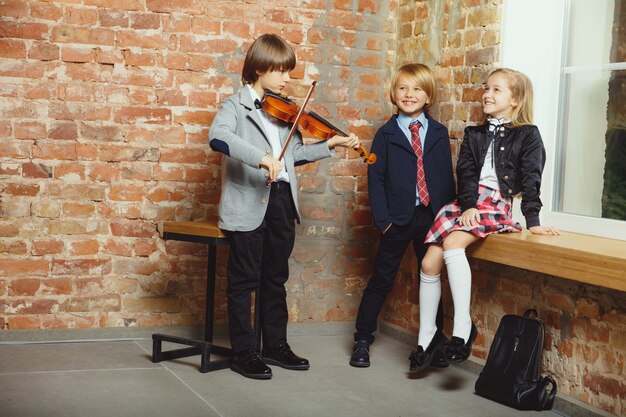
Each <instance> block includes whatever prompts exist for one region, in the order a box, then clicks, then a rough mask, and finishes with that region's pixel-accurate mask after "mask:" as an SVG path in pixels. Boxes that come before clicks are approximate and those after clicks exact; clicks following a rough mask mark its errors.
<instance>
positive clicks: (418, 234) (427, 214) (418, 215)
mask: <svg viewBox="0 0 626 417" xmlns="http://www.w3.org/2000/svg"><path fill="white" fill-rule="evenodd" d="M433 221H434V215H433V213H432V210H431V209H430V207H424V206H421V205H420V206H417V207H415V212H414V214H413V218H412V219H411V221H410V222H409V223H408V224H406V225H403V226H400V225H395V224H394V225H392V226H391V227H390V228H389V230H388V231H387V232H386V233H385V234H383V235H382V236H381V237H380V242H379V243H378V253H377V254H376V258H375V259H374V271H373V273H372V277H371V278H370V280H369V282H368V283H367V287H366V288H365V291H364V292H363V298H361V305H360V306H359V313H358V315H357V318H356V333H354V340H359V339H363V340H366V341H368V342H369V343H372V342H374V336H373V334H372V333H374V332H375V331H376V328H377V320H378V315H379V314H380V310H381V309H382V308H383V304H384V303H385V299H386V298H387V295H388V294H389V293H390V292H391V289H392V288H393V284H394V282H395V279H396V273H397V272H398V268H399V267H400V263H401V262H402V258H403V257H404V253H405V252H406V248H407V246H408V245H409V243H410V242H413V250H414V251H415V255H416V256H417V259H418V265H421V263H422V259H424V255H425V254H426V249H427V248H426V246H425V245H424V239H425V238H426V234H427V233H428V230H429V229H430V227H431V225H432V224H433ZM418 268H419V266H418ZM417 281H418V282H419V270H418V278H417ZM437 327H438V328H439V329H443V306H442V304H441V301H439V310H438V311H437Z"/></svg>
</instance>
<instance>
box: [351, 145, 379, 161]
mask: <svg viewBox="0 0 626 417" xmlns="http://www.w3.org/2000/svg"><path fill="white" fill-rule="evenodd" d="M355 151H357V152H358V153H359V156H360V157H361V158H362V159H363V162H367V165H372V164H375V163H376V159H377V158H376V154H374V153H371V152H367V150H365V148H364V147H363V145H359V146H358V147H357V148H356V149H355Z"/></svg>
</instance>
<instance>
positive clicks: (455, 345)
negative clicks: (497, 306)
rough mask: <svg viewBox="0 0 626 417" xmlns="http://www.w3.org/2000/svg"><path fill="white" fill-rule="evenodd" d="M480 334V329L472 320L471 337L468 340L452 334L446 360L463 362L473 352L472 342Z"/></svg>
mask: <svg viewBox="0 0 626 417" xmlns="http://www.w3.org/2000/svg"><path fill="white" fill-rule="evenodd" d="M477 335H478V329H476V326H475V325H474V322H472V330H471V331H470V335H469V339H468V340H467V342H466V341H465V340H463V339H461V338H460V337H456V336H452V340H451V341H450V343H449V344H448V347H447V348H446V360H447V361H448V362H449V363H459V362H463V361H464V360H466V359H467V358H469V357H470V355H471V354H472V344H473V343H474V340H476V336H477Z"/></svg>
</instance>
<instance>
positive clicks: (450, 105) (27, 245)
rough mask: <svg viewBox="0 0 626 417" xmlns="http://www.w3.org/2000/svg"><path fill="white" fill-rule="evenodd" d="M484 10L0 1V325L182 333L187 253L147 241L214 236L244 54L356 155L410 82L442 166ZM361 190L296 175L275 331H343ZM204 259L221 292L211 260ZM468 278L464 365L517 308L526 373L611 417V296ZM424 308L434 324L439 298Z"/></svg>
mask: <svg viewBox="0 0 626 417" xmlns="http://www.w3.org/2000/svg"><path fill="white" fill-rule="evenodd" d="M502 1H503V0H445V1H437V0H423V1H415V0H404V1H397V0H383V1H371V0H335V1H332V2H321V1H315V0H307V1H302V2H300V3H298V7H297V8H296V7H294V6H293V5H292V2H287V1H284V0H275V1H274V2H270V1H266V2H258V4H254V2H246V3H243V2H242V3H239V2H231V1H217V0H205V1H200V0H182V1H181V0H178V1H173V0H171V1H170V0H125V1H117V0H116V1H102V0H82V1H76V0H68V1H56V2H36V1H29V2H25V1H20V0H13V1H12V0H6V1H3V2H1V3H0V97H1V99H0V213H1V215H0V298H1V299H2V301H3V302H2V304H1V305H0V326H1V327H2V328H5V329H50V328H62V329H63V328H82V327H121V326H151V325H170V324H172V325H175V324H194V323H199V322H201V321H202V319H203V306H204V299H203V294H204V276H205V273H206V252H205V249H204V248H203V246H202V245H194V244H188V243H181V242H167V243H165V242H163V241H162V239H160V237H159V227H160V225H161V224H162V222H163V221H168V220H195V219H215V218H216V215H217V203H218V201H219V192H220V185H219V184H220V178H219V167H220V157H219V156H218V155H216V154H214V153H213V152H211V151H210V149H209V148H208V146H207V144H206V142H207V132H208V126H209V125H210V123H211V120H212V118H213V116H214V114H215V112H216V111H217V109H218V108H219V103H220V101H221V100H222V99H223V98H225V97H227V96H229V95H230V94H232V93H233V92H234V91H235V90H236V89H237V88H238V87H239V71H240V68H241V65H242V61H243V57H244V55H245V51H246V48H247V47H248V46H249V45H250V43H251V41H252V40H253V39H254V38H255V37H256V36H258V35H259V34H261V33H265V32H275V33H279V34H281V35H282V36H284V37H285V38H287V39H288V40H289V41H290V42H291V43H292V45H293V46H294V48H295V50H296V53H297V55H298V59H299V64H298V67H297V68H296V70H295V71H294V73H293V75H294V78H295V79H294V81H293V83H292V86H291V89H290V94H291V95H292V96H296V97H302V96H303V95H304V94H305V92H306V90H307V89H308V86H309V85H310V82H311V81H312V80H314V79H315V80H318V82H319V84H318V87H317V88H316V92H315V94H314V97H313V102H312V104H311V108H312V109H314V110H316V111H318V112H319V113H321V114H323V115H325V116H328V117H329V118H330V119H332V120H334V121H336V122H337V123H338V124H340V125H342V126H345V127H346V128H348V129H349V130H351V131H354V132H356V133H357V134H359V135H360V136H361V137H362V138H363V139H365V145H366V147H369V142H368V141H367V140H368V138H371V137H372V135H373V134H374V132H375V131H376V128H377V127H378V126H380V125H381V124H382V123H383V121H384V120H385V119H386V118H387V117H388V115H389V114H390V113H391V110H392V109H391V108H390V107H389V104H388V103H387V102H386V94H387V85H386V83H387V82H388V80H389V76H390V74H391V71H392V69H393V68H394V67H395V66H396V63H397V64H402V63H405V62H409V61H419V62H424V63H426V64H428V65H430V66H431V67H433V69H434V70H435V73H436V76H437V80H438V83H439V87H438V88H439V104H438V105H437V106H436V107H435V108H434V109H433V115H434V116H435V117H436V118H438V119H439V120H441V121H442V122H443V123H445V124H446V125H447V126H448V128H449V129H450V133H451V147H452V150H453V153H454V154H455V155H456V153H457V151H458V146H459V141H460V139H461V138H462V132H463V128H464V127H465V125H466V124H467V123H477V122H478V121H479V120H480V118H481V114H480V104H479V101H478V100H479V97H480V84H481V83H482V82H483V81H484V79H485V77H486V74H487V73H488V71H489V70H490V69H491V68H492V66H493V65H494V63H495V62H497V60H498V44H499V42H500V38H499V36H500V35H499V31H500V23H499V22H500V14H501V9H502ZM253 8H255V9H254V10H253ZM259 14H260V15H261V16H262V18H260V19H259ZM365 172H366V167H365V166H364V165H363V164H362V163H361V162H360V161H359V160H358V158H357V156H356V155H355V154H353V153H352V152H349V153H348V154H346V153H345V152H343V151H341V150H340V151H338V153H337V157H336V158H333V159H326V160H324V161H321V162H318V163H315V164H310V165H308V166H305V167H302V168H301V169H299V174H300V184H301V194H300V198H301V204H302V211H303V213H304V219H303V223H302V224H301V225H299V226H298V232H297V233H298V237H297V241H296V247H295V249H294V253H293V256H292V258H291V260H290V264H291V279H290V281H289V284H288V291H289V306H290V313H291V320H293V321H299V322H307V321H315V322H319V321H333V320H337V321H343V320H345V321H352V320H354V317H355V315H356V308H357V306H358V303H359V301H360V294H361V291H362V288H363V287H364V285H365V283H366V282H367V278H368V277H369V274H370V271H371V259H372V257H373V254H374V251H375V243H376V241H377V237H378V235H377V232H376V230H375V229H374V228H373V227H372V226H371V215H370V212H369V202H368V199H367V192H366V187H367V184H366V179H365ZM218 254H219V256H220V258H221V261H220V264H219V266H218V277H219V280H218V281H219V282H218V287H219V288H220V289H221V290H222V293H223V290H224V288H225V280H224V275H225V262H224V260H225V258H226V255H227V249H226V248H223V247H222V248H220V249H219V250H218ZM473 268H474V272H475V274H474V276H475V278H474V288H473V302H472V308H473V312H474V314H475V318H476V320H477V324H478V326H479V329H480V335H479V338H478V340H477V343H476V345H475V346H476V348H475V350H474V354H475V358H477V359H484V358H485V357H486V354H487V351H488V346H489V344H490V341H491V339H492V337H493V333H494V332H495V329H496V328H497V324H498V321H499V318H500V317H501V316H502V314H505V313H511V312H516V313H521V312H523V310H524V309H525V308H527V307H536V308H537V309H538V310H539V313H540V315H541V316H542V317H543V318H544V319H545V321H546V324H547V327H548V337H547V339H546V345H545V348H546V359H545V360H544V369H545V370H546V372H548V373H551V374H553V375H555V376H556V378H557V379H558V381H559V389H560V392H562V393H565V394H566V395H568V396H570V397H572V398H575V399H577V400H580V401H582V402H585V403H588V404H592V405H594V406H597V407H599V408H602V409H604V410H606V411H608V412H611V413H613V414H616V415H620V414H623V413H624V410H625V409H626V407H625V404H624V401H625V400H624V397H625V396H624V392H625V391H626V388H625V386H626V382H625V379H624V374H625V369H624V366H625V365H624V363H625V357H626V327H625V326H624V324H623V323H624V322H626V312H625V311H624V308H625V307H624V306H625V305H626V303H625V300H624V295H623V294H621V293H615V292H614V291H609V290H603V289H599V288H595V287H592V286H586V285H578V284H573V283H571V282H568V281H564V280H560V279H558V278H555V277H550V276H545V275H541V274H535V273H529V272H527V271H522V270H517V269H514V268H504V269H503V268H502V267H501V266H499V265H494V264H489V263H487V262H482V263H474V264H473ZM416 270H417V264H416V260H415V257H414V255H412V253H411V251H408V252H407V255H406V257H405V260H404V262H403V265H402V267H401V270H400V272H399V274H398V277H397V282H396V286H395V288H394V291H393V293H392V295H391V297H390V299H389V300H388V303H387V305H386V308H385V310H384V311H383V314H382V317H381V318H382V319H383V320H386V321H388V322H391V323H394V324H397V325H400V326H402V327H403V328H405V329H408V330H410V331H414V332H416V331H417V326H418V323H419V317H418V312H417V311H418V310H417V301H418V298H417V295H418V292H417V286H416V284H417V281H416V273H415V271H416ZM444 282H445V280H444ZM444 289H446V286H445V285H444ZM444 300H445V301H446V305H447V312H448V313H452V308H451V302H450V295H449V292H448V291H447V289H446V290H445V292H444ZM224 316H225V307H224V299H223V297H220V298H219V299H218V314H217V320H218V321H219V322H224ZM449 319H450V317H448V328H450V326H451V323H450V320H449Z"/></svg>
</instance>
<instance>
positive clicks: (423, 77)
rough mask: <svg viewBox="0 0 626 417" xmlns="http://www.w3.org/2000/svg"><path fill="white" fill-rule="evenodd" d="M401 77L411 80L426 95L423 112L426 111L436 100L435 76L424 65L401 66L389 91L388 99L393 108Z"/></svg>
mask: <svg viewBox="0 0 626 417" xmlns="http://www.w3.org/2000/svg"><path fill="white" fill-rule="evenodd" d="M401 77H408V78H411V79H413V80H414V81H415V82H416V83H417V85H418V86H419V87H420V88H421V89H422V90H423V91H424V92H425V93H426V94H427V95H428V99H429V100H428V101H429V103H427V104H426V105H424V110H425V111H428V109H430V108H431V106H432V105H433V104H434V103H435V101H436V100H437V87H436V85H435V76H434V75H433V72H432V71H431V70H430V68H428V67H427V66H426V65H424V64H405V65H403V66H401V67H400V68H399V69H398V71H396V73H395V74H394V76H393V79H392V80H391V88H390V89H389V98H390V99H391V103H392V104H393V105H394V106H397V105H396V97H395V91H394V90H395V89H396V87H397V85H398V82H399V80H400V78H401Z"/></svg>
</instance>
